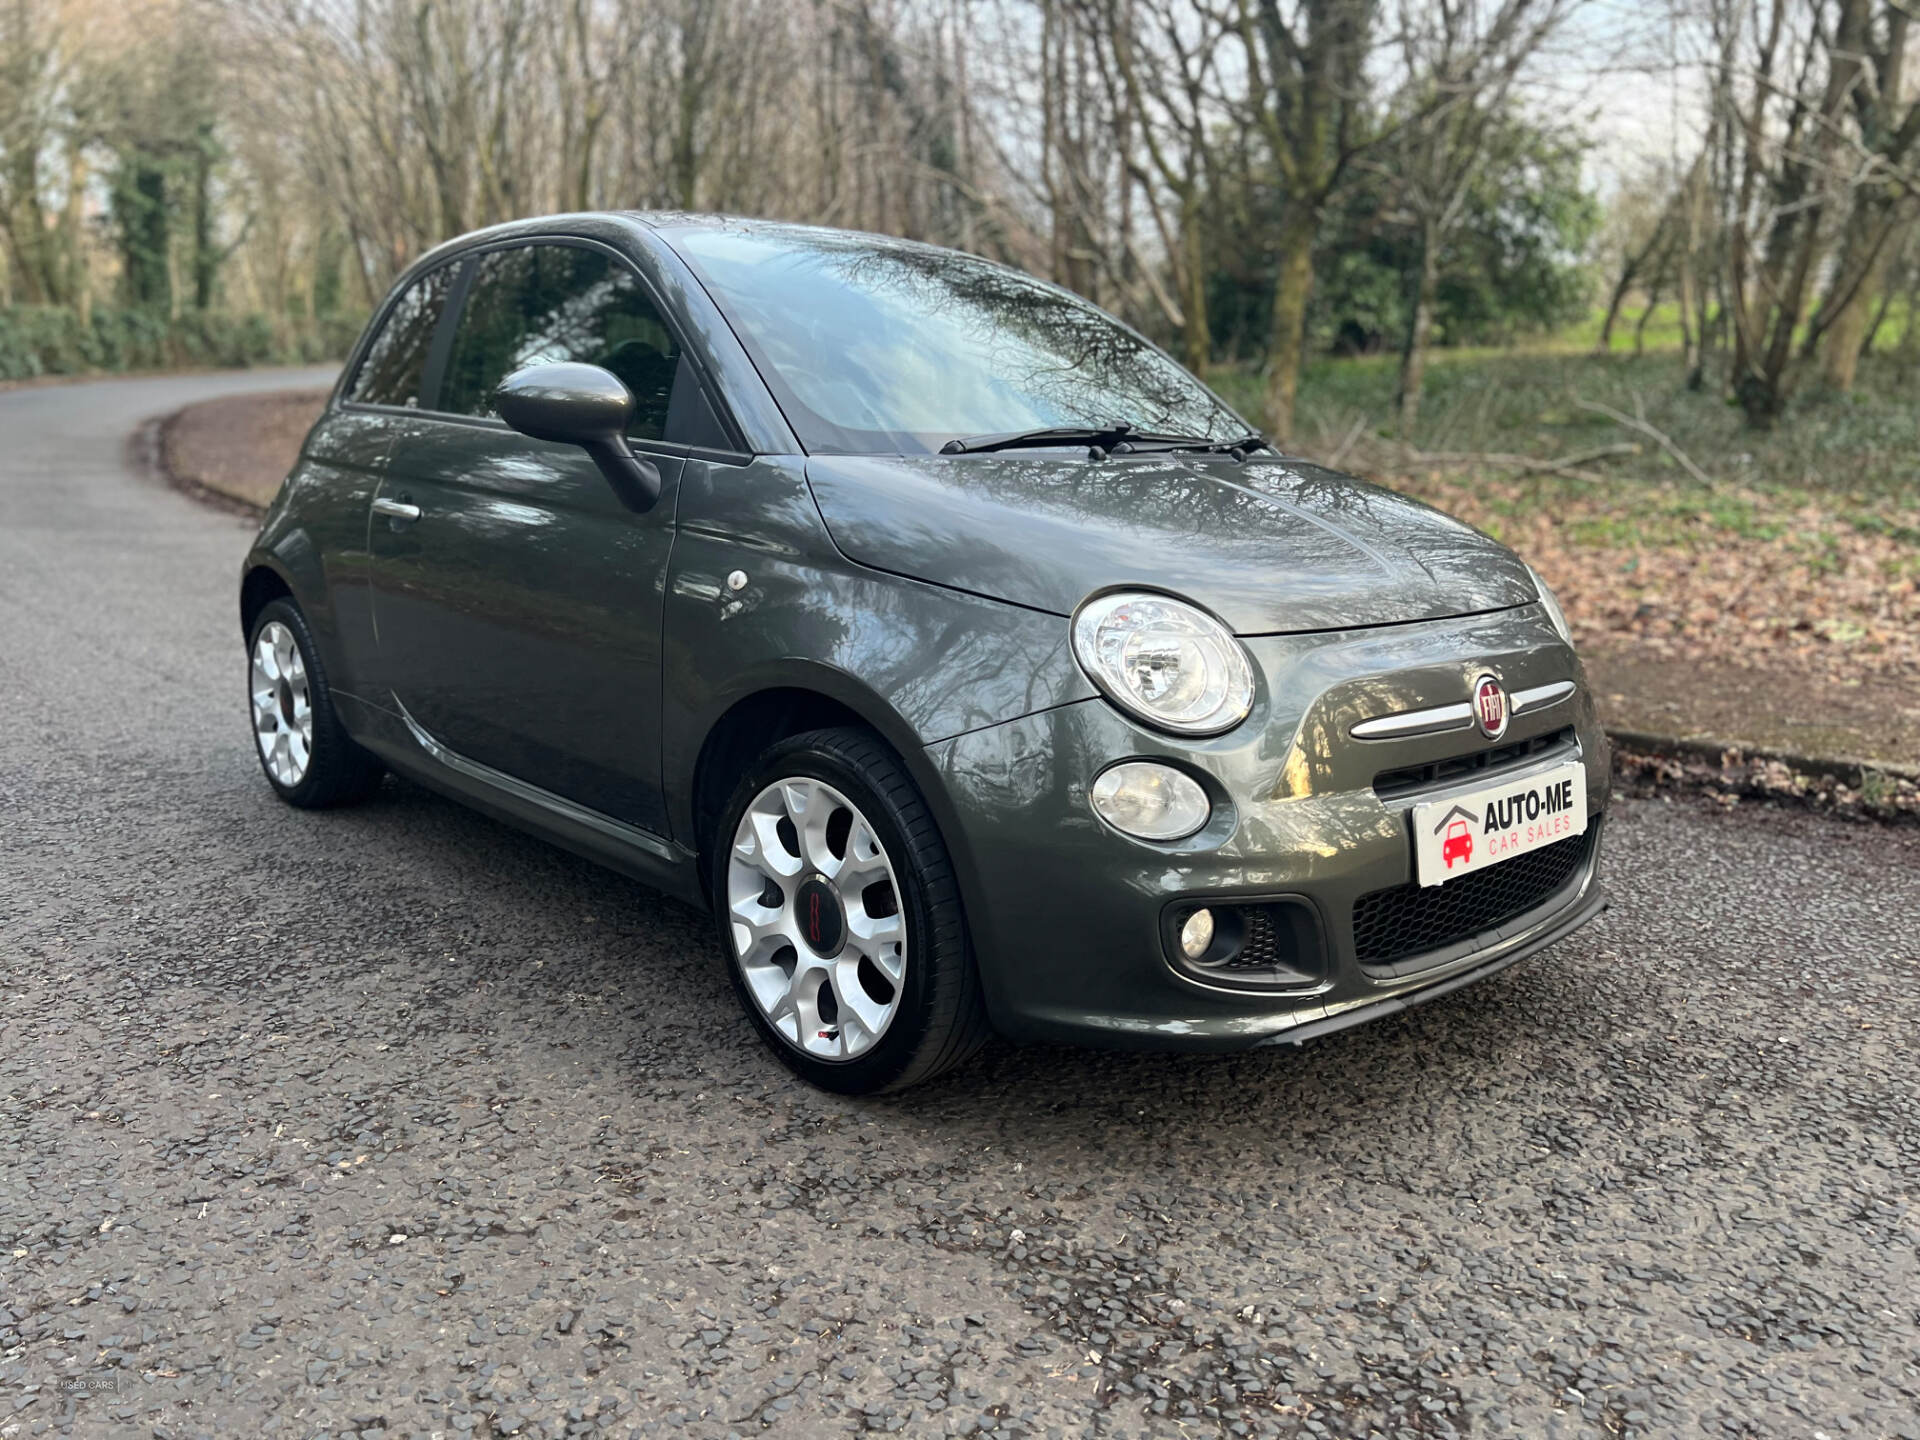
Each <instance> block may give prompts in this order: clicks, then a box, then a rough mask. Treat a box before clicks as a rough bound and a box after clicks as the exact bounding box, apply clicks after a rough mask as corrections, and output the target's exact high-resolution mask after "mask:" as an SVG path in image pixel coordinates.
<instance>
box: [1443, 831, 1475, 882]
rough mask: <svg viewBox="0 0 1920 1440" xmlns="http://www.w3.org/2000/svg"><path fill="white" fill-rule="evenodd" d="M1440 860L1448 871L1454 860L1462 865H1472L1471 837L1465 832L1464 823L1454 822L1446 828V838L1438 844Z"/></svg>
mask: <svg viewBox="0 0 1920 1440" xmlns="http://www.w3.org/2000/svg"><path fill="white" fill-rule="evenodd" d="M1440 858H1441V859H1442V860H1444V861H1446V862H1447V869H1449V870H1451V869H1452V868H1453V862H1454V861H1456V860H1458V861H1459V862H1460V863H1461V864H1462V865H1470V864H1472V863H1473V836H1472V835H1471V834H1469V833H1468V831H1467V822H1466V821H1464V820H1456V821H1454V822H1453V823H1452V824H1451V825H1449V826H1447V838H1446V839H1444V840H1442V841H1441V842H1440Z"/></svg>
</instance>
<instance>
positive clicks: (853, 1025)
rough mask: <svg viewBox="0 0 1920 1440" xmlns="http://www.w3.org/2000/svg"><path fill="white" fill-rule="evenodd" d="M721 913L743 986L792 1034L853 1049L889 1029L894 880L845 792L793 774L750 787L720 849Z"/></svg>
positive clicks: (846, 1051)
mask: <svg viewBox="0 0 1920 1440" xmlns="http://www.w3.org/2000/svg"><path fill="white" fill-rule="evenodd" d="M727 920H728V927H729V930H730V932H731V934H732V937H733V952H734V959H735V962H736V963H737V964H738V965H739V966H740V973H741V975H742V977H743V978H744V979H745V980H746V988H747V991H748V993H749V994H750V995H752V996H753V1000H754V1003H755V1004H756V1005H757V1006H758V1007H759V1009H760V1013H761V1014H762V1015H764V1016H765V1017H766V1019H767V1022H768V1023H769V1024H770V1025H772V1027H773V1028H774V1030H775V1031H777V1032H778V1033H779V1035H780V1036H781V1037H782V1038H783V1039H784V1040H785V1041H786V1042H787V1043H788V1044H789V1045H791V1046H793V1047H794V1048H795V1049H797V1050H799V1051H801V1052H802V1053H803V1054H806V1055H810V1056H812V1057H814V1058H815V1059H820V1060H853V1059H856V1058H858V1057H859V1056H861V1055H863V1054H865V1053H866V1052H867V1051H869V1050H871V1049H872V1048H873V1046H874V1045H875V1044H877V1043H878V1042H879V1040H880V1037H881V1036H883V1035H885V1034H886V1032H887V1027H888V1026H889V1025H890V1024H892V1023H893V1019H894V1016H895V1015H897V1014H898V1013H899V1010H900V995H901V990H902V987H903V984H904V981H905V978H906V966H907V930H906V920H905V917H904V916H903V915H902V914H901V907H900V885H899V880H898V878H897V877H896V875H895V873H894V868H893V862H892V861H891V860H890V859H889V858H888V856H887V852H886V849H885V847H884V846H882V845H881V843H880V841H879V838H878V836H877V835H876V833H875V831H874V829H873V826H872V825H871V824H869V823H868V821H867V817H866V816H865V815H863V814H862V813H861V812H860V808H859V807H858V806H857V805H855V804H854V803H853V802H852V801H851V800H849V799H848V798H847V797H846V796H845V795H843V794H841V793H840V792H839V791H838V790H836V789H834V788H833V787H832V786H831V785H828V784H827V783H825V782H824V781H821V780H815V779H813V778H811V777H809V776H804V775H796V776H792V777H789V778H787V779H783V780H776V781H774V782H773V783H772V784H771V785H768V786H767V787H766V788H765V789H763V790H762V791H761V792H760V793H759V794H758V795H756V796H754V798H753V801H752V803H751V804H749V805H748V806H747V808H746V811H745V813H744V814H742V815H741V817H740V823H739V825H738V826H737V827H736V828H735V830H734V836H733V849H732V852H731V854H730V855H729V857H728V863H727Z"/></svg>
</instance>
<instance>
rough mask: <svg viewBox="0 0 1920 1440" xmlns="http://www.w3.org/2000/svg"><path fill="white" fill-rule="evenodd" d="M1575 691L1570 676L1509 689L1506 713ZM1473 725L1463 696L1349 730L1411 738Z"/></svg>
mask: <svg viewBox="0 0 1920 1440" xmlns="http://www.w3.org/2000/svg"><path fill="white" fill-rule="evenodd" d="M1573 691H1574V683H1573V681H1571V680H1554V681H1551V682H1549V683H1548V684H1545V685H1535V686H1533V687H1532V688H1531V689H1528V690H1511V691H1508V692H1507V707H1508V709H1507V713H1508V714H1510V715H1520V714H1524V713H1527V712H1529V711H1533V710H1544V709H1545V708H1546V707H1547V706H1549V705H1558V704H1559V703H1560V702H1561V701H1562V700H1565V699H1566V698H1567V697H1568V696H1569V695H1571V694H1573ZM1472 726H1473V703H1472V702H1471V701H1468V700H1462V701H1461V702H1460V703H1459V704H1457V705H1436V706H1434V707H1433V708H1432V709H1431V710H1402V711H1400V712H1399V713H1398V714H1395V715H1379V716H1376V717H1375V718H1373V719H1372V720H1362V721H1361V722H1360V723H1359V724H1357V725H1355V726H1354V727H1353V728H1352V729H1350V730H1348V731H1347V733H1348V734H1349V735H1351V736H1352V737H1353V738H1354V739H1356V740H1409V739H1412V738H1413V737H1414V736H1416V735H1444V734H1446V733H1448V732H1449V731H1452V730H1467V729H1471V728H1472Z"/></svg>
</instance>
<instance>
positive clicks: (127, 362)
mask: <svg viewBox="0 0 1920 1440" xmlns="http://www.w3.org/2000/svg"><path fill="white" fill-rule="evenodd" d="M360 323H361V322H360V320H359V319H358V318H357V317H352V316H324V317H322V318H321V319H320V320H318V321H308V320H305V319H301V320H289V321H286V322H284V323H283V324H281V325H279V326H277V327H276V326H275V324H274V322H273V320H272V318H271V317H269V316H266V315H262V314H258V313H254V314H245V315H238V314H227V313H225V312H222V311H212V310H209V311H191V312H189V313H187V314H184V315H180V316H178V317H173V316H169V315H167V314H165V313H164V312H162V311H156V310H143V309H108V308H96V309H95V310H94V312H93V314H92V316H91V317H90V318H89V319H87V320H85V321H83V320H82V319H81V318H80V314H79V312H78V311H76V310H68V309H64V308H61V307H58V306H52V305H14V306H5V307H0V380H24V379H29V378H31V377H32V376H35V375H80V374H86V373H88V372H92V371H110V372H118V371H126V370H182V369H200V368H208V367H237V366H244V365H299V364H311V363H313V362H316V361H321V360H338V359H340V358H341V357H342V356H344V355H345V354H346V353H347V348H348V347H349V346H351V345H352V344H353V341H354V337H355V336H356V335H358V334H359V333H360Z"/></svg>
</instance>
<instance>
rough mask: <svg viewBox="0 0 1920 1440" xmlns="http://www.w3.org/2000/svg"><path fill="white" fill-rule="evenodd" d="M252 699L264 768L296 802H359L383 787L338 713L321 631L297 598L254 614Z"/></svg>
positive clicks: (375, 764) (306, 805)
mask: <svg viewBox="0 0 1920 1440" xmlns="http://www.w3.org/2000/svg"><path fill="white" fill-rule="evenodd" d="M247 698H248V701H249V710H250V712H251V714H252V717H253V739H254V749H255V751H256V752H257V753H258V754H259V756H260V768H261V770H263V771H264V772H265V773H266V777H267V783H268V784H269V785H271V786H273V788H274V793H276V794H277V795H279V797H280V798H281V799H282V800H285V801H286V802H287V803H288V804H289V805H298V806H300V807H301V808H302V809H305V810H323V809H326V808H327V807H328V806H332V805H346V804H351V803H352V802H353V801H355V800H359V799H363V798H364V797H365V796H367V795H368V794H369V793H371V792H372V790H373V789H374V787H375V786H377V785H378V784H379V783H380V776H381V773H382V769H383V767H382V766H381V764H380V762H379V761H378V760H377V759H375V758H374V757H373V756H372V755H371V754H369V753H368V752H367V751H365V750H363V749H361V748H360V746H358V745H356V744H354V742H353V741H352V739H350V738H349V737H348V735H347V732H346V728H345V727H344V726H343V725H341V723H340V717H339V715H337V714H336V713H335V711H334V708H333V697H332V695H331V694H330V693H329V692H328V690H327V672H326V670H325V668H324V667H323V666H322V665H321V663H320V651H319V648H318V647H317V646H316V645H315V644H314V643H313V632H312V631H311V630H309V629H308V628H307V621H306V617H305V616H304V615H302V614H301V613H300V607H299V606H297V605H295V604H294V603H293V602H292V601H291V600H275V601H273V602H271V603H270V604H268V605H266V606H265V607H264V608H263V609H262V610H261V611H260V613H259V615H257V616H256V617H254V622H253V630H252V633H250V634H249V635H248V636H247Z"/></svg>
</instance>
